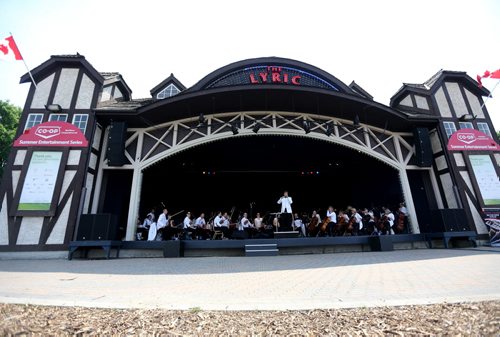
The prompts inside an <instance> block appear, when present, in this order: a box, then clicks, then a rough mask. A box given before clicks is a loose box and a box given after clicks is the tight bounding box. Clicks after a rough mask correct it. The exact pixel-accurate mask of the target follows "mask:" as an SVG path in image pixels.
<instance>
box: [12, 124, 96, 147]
mask: <svg viewBox="0 0 500 337" xmlns="http://www.w3.org/2000/svg"><path fill="white" fill-rule="evenodd" d="M88 144H89V143H88V141H87V139H85V135H84V134H83V133H82V131H80V129H79V128H77V127H76V126H74V125H73V124H70V123H66V122H45V123H42V124H38V125H35V126H34V127H32V128H31V129H28V130H26V131H24V133H23V134H22V135H21V136H19V138H17V139H16V140H15V141H14V146H69V147H87V146H88Z"/></svg>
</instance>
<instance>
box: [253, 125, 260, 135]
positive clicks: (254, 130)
mask: <svg viewBox="0 0 500 337" xmlns="http://www.w3.org/2000/svg"><path fill="white" fill-rule="evenodd" d="M259 130H260V124H259V122H255V125H254V126H253V129H252V131H253V132H254V133H257V132H259Z"/></svg>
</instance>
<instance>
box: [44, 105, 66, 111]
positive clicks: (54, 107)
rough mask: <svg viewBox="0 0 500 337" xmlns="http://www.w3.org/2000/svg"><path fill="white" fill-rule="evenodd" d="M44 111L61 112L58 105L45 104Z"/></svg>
mask: <svg viewBox="0 0 500 337" xmlns="http://www.w3.org/2000/svg"><path fill="white" fill-rule="evenodd" d="M45 110H47V111H50V112H62V108H61V106H60V105H59V104H47V105H46V106H45Z"/></svg>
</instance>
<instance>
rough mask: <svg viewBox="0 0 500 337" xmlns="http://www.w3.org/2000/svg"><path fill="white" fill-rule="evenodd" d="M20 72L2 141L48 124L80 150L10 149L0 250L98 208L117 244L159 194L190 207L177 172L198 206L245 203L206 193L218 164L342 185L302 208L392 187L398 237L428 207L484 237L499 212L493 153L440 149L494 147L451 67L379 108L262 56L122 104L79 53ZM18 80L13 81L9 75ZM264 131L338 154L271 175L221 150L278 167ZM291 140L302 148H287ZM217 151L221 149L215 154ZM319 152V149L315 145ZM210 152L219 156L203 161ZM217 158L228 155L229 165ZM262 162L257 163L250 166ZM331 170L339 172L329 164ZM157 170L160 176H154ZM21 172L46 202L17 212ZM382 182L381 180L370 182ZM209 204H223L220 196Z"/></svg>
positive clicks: (117, 88)
mask: <svg viewBox="0 0 500 337" xmlns="http://www.w3.org/2000/svg"><path fill="white" fill-rule="evenodd" d="M32 74H33V77H34V79H35V81H36V82H37V83H38V85H37V87H35V86H34V85H31V88H30V91H29V94H28V97H27V100H26V104H25V106H24V109H23V113H22V117H21V120H20V125H19V129H18V132H17V135H16V139H19V138H20V137H25V136H26V135H29V137H32V136H33V137H34V136H37V135H38V134H39V132H38V129H36V130H37V131H36V132H33V131H31V132H30V131H29V130H33V129H32V128H36V127H37V126H38V125H40V124H42V123H46V122H53V121H58V122H68V123H72V124H73V125H74V126H76V127H77V128H78V129H79V130H80V131H81V133H82V134H83V135H84V136H85V138H86V139H87V140H88V146H86V147H82V146H77V145H75V144H76V143H75V144H73V143H69V144H68V145H66V146H61V143H59V145H54V146H50V145H48V144H49V143H48V142H45V143H41V142H40V143H38V144H39V145H34V146H27V145H25V146H23V144H20V143H18V144H17V145H15V147H13V149H12V151H11V153H10V156H9V160H8V164H7V167H6V170H5V174H4V177H3V180H2V185H1V188H0V205H1V206H0V207H1V209H0V251H40V250H65V249H67V247H68V243H69V242H70V241H71V240H73V239H74V238H75V237H76V232H77V226H78V221H79V217H80V215H81V214H97V213H112V214H114V215H115V216H116V217H117V218H118V219H119V221H120V225H121V226H122V227H123V228H124V231H123V239H125V240H134V238H135V231H136V224H137V219H138V218H140V217H142V216H143V212H144V211H145V210H146V209H147V208H148V207H151V205H153V204H154V202H156V204H158V203H159V202H161V201H163V200H165V199H164V198H165V196H164V195H165V194H168V193H171V194H173V193H175V195H176V197H175V198H173V197H170V199H169V198H167V199H166V200H167V201H168V202H169V205H170V204H173V205H176V207H177V206H178V209H179V210H180V209H181V207H182V206H181V205H180V203H183V204H184V205H186V204H187V203H190V202H191V203H193V204H192V205H186V206H185V207H188V208H191V209H200V210H201V209H203V207H202V206H201V205H200V203H201V202H200V201H197V200H198V199H196V198H194V197H192V196H193V194H192V193H184V194H183V192H182V190H183V189H186V188H183V184H180V183H179V181H177V179H178V178H179V177H183V179H184V178H186V177H188V178H189V179H191V178H192V179H193V181H196V182H197V184H198V185H197V189H198V190H199V191H201V192H202V193H203V194H205V195H207V196H208V199H214V200H215V201H214V200H210V201H205V202H207V203H208V204H210V202H213V205H217V199H218V196H220V198H221V199H220V200H219V201H218V202H219V203H223V202H234V203H238V202H240V203H247V202H248V201H249V200H248V198H245V196H241V195H240V194H237V195H233V194H232V193H224V196H223V194H222V193H212V192H211V191H212V190H211V189H212V188H213V186H216V185H217V184H220V183H221V181H222V184H224V185H226V184H229V185H230V184H232V180H230V179H231V178H229V177H230V173H231V172H238V173H239V174H246V175H245V176H244V177H243V176H242V177H243V178H242V179H243V180H245V179H249V180H250V181H252V182H255V181H256V180H255V179H256V178H255V175H256V174H257V173H259V174H264V176H263V178H259V179H263V180H262V181H265V182H266V184H267V183H268V182H274V181H276V180H277V179H276V176H277V174H280V175H282V176H283V175H286V177H287V181H286V185H283V186H289V187H288V188H290V189H292V190H293V188H294V187H293V185H294V184H295V182H296V181H298V180H296V179H299V178H297V177H298V176H300V173H301V175H302V176H303V175H304V169H305V170H306V171H308V170H309V167H324V168H323V169H322V171H321V174H320V170H319V169H318V171H316V170H314V171H313V172H311V173H314V172H316V173H317V175H318V178H317V179H320V178H319V176H325V177H326V178H324V179H325V180H315V182H314V183H315V184H316V183H317V182H319V183H320V184H325V185H326V184H328V185H329V186H334V185H330V184H331V181H332V177H335V181H338V183H339V184H344V185H342V188H341V189H342V191H343V193H342V194H341V195H340V196H335V197H333V196H330V195H329V193H323V194H322V193H316V192H315V193H313V195H314V196H313V197H311V198H309V199H310V200H309V201H311V203H312V202H320V201H321V202H322V203H326V204H328V203H329V202H330V201H329V200H332V201H333V202H338V203H342V202H345V204H342V205H347V204H351V203H354V204H355V203H356V202H358V203H361V202H364V204H363V205H359V206H358V207H369V206H370V205H369V204H368V202H367V201H366V200H372V203H376V202H382V201H380V200H386V199H384V197H385V194H391V193H392V194H391V196H390V197H388V199H387V200H386V201H383V202H387V203H389V202H391V203H392V204H396V203H398V202H399V201H405V202H406V205H407V208H408V212H409V219H410V222H409V229H408V231H409V232H410V233H420V232H426V231H435V230H436V224H435V222H436V221H437V220H436V217H435V214H438V215H439V214H441V215H442V216H443V217H445V216H446V214H448V215H450V214H451V216H452V217H454V218H453V219H452V220H450V219H448V220H443V221H444V222H447V221H448V224H447V225H446V226H452V227H453V228H451V227H450V228H449V227H446V226H445V227H444V228H443V230H454V231H461V230H467V231H470V230H472V231H475V232H476V233H477V234H478V236H479V237H480V238H481V237H482V238H486V236H485V235H486V233H487V229H486V227H485V225H484V223H483V220H482V218H481V212H482V211H483V210H484V209H491V210H492V211H493V212H494V211H495V209H496V208H498V207H500V196H499V193H500V190H499V187H498V174H499V173H500V171H499V166H498V163H499V162H500V155H499V153H498V152H496V151H492V150H483V151H453V152H451V151H448V150H447V143H448V139H449V137H450V136H452V135H453V134H454V133H455V132H456V131H457V130H460V129H464V128H467V129H475V130H478V131H481V132H483V133H485V134H487V135H488V136H489V137H491V138H492V139H493V140H494V141H495V142H496V143H498V139H497V137H496V134H495V132H493V130H494V128H493V125H492V123H491V119H490V117H489V115H488V112H487V110H486V107H484V105H483V97H485V96H487V95H489V92H488V91H487V90H486V89H484V88H479V87H478V85H477V83H476V82H475V81H474V80H473V79H471V78H470V77H469V76H468V75H467V74H466V73H464V72H453V71H439V72H438V73H437V74H435V75H434V76H433V77H432V78H431V79H430V80H429V81H427V82H425V83H424V84H404V85H403V87H402V88H401V89H400V90H399V91H398V92H397V93H396V94H395V95H394V96H393V97H392V98H391V102H390V106H386V105H383V104H380V103H377V102H375V101H373V97H372V96H371V95H370V94H369V93H368V92H367V91H365V90H364V89H363V88H362V87H361V86H359V85H358V84H356V83H355V82H352V83H351V84H350V85H349V86H348V85H346V84H344V83H342V82H341V81H339V80H338V79H337V78H335V77H334V76H332V75H331V74H329V73H327V72H325V71H323V70H321V69H319V68H316V67H314V66H312V65H309V64H305V63H303V62H299V61H295V60H290V59H283V58H276V57H268V58H257V59H249V60H244V61H240V62H236V63H233V64H229V65H227V66H225V67H222V68H220V69H218V70H216V71H214V72H212V73H210V74H209V75H207V76H206V77H204V78H203V79H201V80H200V81H199V82H198V83H196V84H195V85H194V86H192V87H190V88H186V87H185V86H184V85H183V84H182V83H181V82H180V81H179V80H178V79H177V78H175V76H174V75H173V74H171V75H170V76H169V77H168V78H166V79H165V80H164V81H162V82H161V83H159V84H158V85H157V86H155V87H154V88H153V89H151V97H150V98H145V99H132V97H131V93H132V91H131V90H130V88H129V87H128V85H127V83H126V82H125V81H124V79H123V78H122V77H121V75H120V74H119V73H102V72H98V71H96V70H95V69H94V67H93V66H92V65H91V64H89V63H88V62H87V61H86V59H85V58H84V57H83V56H81V55H64V56H52V57H51V58H50V59H49V60H48V61H46V62H45V63H43V64H41V65H40V66H38V67H37V68H35V69H34V70H33V72H32ZM26 82H29V76H28V75H24V76H23V77H22V78H21V83H26ZM47 125H49V126H50V124H47ZM45 131H47V132H52V131H51V130H49V129H46V130H45ZM53 132H59V131H53ZM278 139H280V141H279V142H281V143H280V144H285V145H286V144H290V146H292V147H294V151H297V153H300V154H301V155H302V156H308V155H311V157H313V158H324V157H327V158H329V159H330V158H334V159H335V158H338V157H340V158H341V159H342V160H339V161H333V160H323V159H321V160H319V159H318V160H311V161H310V163H309V166H307V167H306V166H304V165H302V164H300V161H297V162H294V161H293V160H290V164H287V165H289V166H290V167H291V170H287V171H284V170H283V168H282V167H281V166H280V167H279V168H276V167H275V166H276V165H275V161H274V160H272V159H269V160H267V159H266V161H263V162H264V164H261V166H259V167H254V170H253V171H252V172H254V173H252V172H250V173H249V171H248V170H242V169H241V168H240V167H239V166H238V165H237V164H234V162H235V161H238V160H240V157H238V156H239V155H236V154H233V152H234V149H233V147H234V146H236V145H235V144H237V146H239V147H240V148H244V149H245V150H244V151H249V149H251V147H246V146H247V145H248V144H253V145H254V146H260V147H259V148H258V150H259V151H260V152H259V153H263V154H265V155H268V156H269V158H273V156H275V155H276V156H278V157H277V161H278V162H287V163H288V157H279V153H273V152H272V151H273V150H272V148H273V147H274V146H277V145H276V144H278V143H279V142H278V141H277V140H278ZM257 140H259V141H257ZM275 141H276V142H275ZM427 143H428V144H427ZM25 144H26V143H25ZM52 144H57V142H56V141H54V142H53V143H52ZM71 144H73V145H71ZM216 145H217V146H218V147H217V150H216V148H215V147H214V146H216ZM305 146H306V147H307V149H305V150H301V148H302V147H305ZM199 148H201V149H202V150H197V149H199ZM221 148H222V149H224V148H227V149H228V152H230V151H233V152H231V154H227V153H224V152H225V151H224V150H221ZM319 149H321V151H322V152H321V153H316V152H315V150H319ZM195 151H197V152H195ZM214 151H216V153H217V154H218V153H221V152H222V154H221V155H220V156H219V157H220V158H219V159H217V160H215V159H214V158H215V157H217V156H218V155H215V154H214V153H212V152H214ZM280 151H281V150H280ZM300 151H303V152H300ZM236 152H238V151H236ZM285 152H286V151H285V150H283V153H285ZM287 153H288V152H287ZM191 154H192V156H194V157H203V162H204V164H203V165H205V164H206V165H205V166H202V165H201V164H200V163H189V162H187V164H186V163H185V162H183V163H182V165H185V164H186V165H187V166H183V167H182V168H176V167H177V165H179V161H180V158H182V159H183V160H184V159H185V158H189V157H190V155H191ZM44 156H45V157H44ZM181 156H184V157H181ZM224 156H231V158H230V159H231V160H225V159H224V158H223V157H224ZM40 158H42V159H43V160H41V159H40ZM176 158H177V159H179V160H177V159H176ZM301 161H302V162H303V160H301ZM40 162H41V164H40ZM218 162H220V163H224V165H226V167H225V169H224V170H221V172H225V173H226V174H227V175H226V176H224V174H222V175H220V174H219V175H218V177H220V178H218V179H222V180H219V181H218V182H216V183H214V182H210V181H208V180H206V179H205V178H203V179H205V180H203V179H201V178H199V177H198V176H197V175H196V174H197V173H196V174H195V173H192V172H191V171H189V170H190V169H189V165H193V167H195V168H196V169H192V171H193V172H194V171H196V170H199V171H200V172H201V168H202V167H207V168H208V169H205V168H204V169H203V172H202V173H200V172H198V173H200V174H203V175H205V173H206V171H207V172H208V173H211V171H210V167H216V166H217V163H218ZM266 162H267V163H268V166H269V169H265V170H263V168H265V165H267V164H266ZM292 163H293V164H292ZM354 163H355V164H354ZM359 163H362V164H359ZM365 163H366V166H365ZM477 163H479V164H477ZM233 164H234V166H231V165H233ZM37 165H38V166H37ZM44 165H45V166H44ZM220 165H222V164H220ZM262 165H264V166H262ZM478 165H479V166H478ZM292 166H293V167H292ZM342 166H345V167H346V168H345V169H344V170H341V171H338V170H340V169H341V167H342ZM379 166H381V168H378V167H379ZM30 167H31V170H30ZM335 167H337V169H338V170H337V171H334V168H335ZM35 168H36V169H41V170H43V169H45V172H48V171H50V170H51V172H54V173H51V174H48V173H47V174H48V176H47V178H46V179H45V182H43V181H42V180H43V178H42V177H41V175H40V174H38V176H37V175H36V173H34V172H35V171H36V170H35ZM158 168H160V170H159V169H158ZM370 168H373V169H374V170H379V171H376V172H381V175H380V176H379V177H378V179H380V180H382V181H381V182H379V184H377V182H373V180H377V179H367V178H366V177H363V176H369V175H370V172H371V171H370ZM49 169H50V170H49ZM219 169H220V167H219ZM155 170H156V171H155ZM37 172H38V171H37ZM150 172H156V173H150ZM158 172H163V173H162V176H161V178H160V177H159V176H158ZM190 172H191V173H190ZM255 172H257V173H255ZM263 172H264V173H263ZM265 172H267V173H265ZM297 172H298V175H295V174H296V173H297ZM339 172H340V173H341V175H342V176H341V177H339V176H338V174H339ZM374 172H375V171H374ZM485 172H487V173H486V174H490V175H491V173H492V172H494V174H496V177H494V178H496V184H495V183H493V184H490V186H488V188H489V189H488V190H487V191H486V190H485V188H486V187H485V186H487V184H485V182H484V181H483V180H484V179H485V176H484V175H485ZM488 172H489V173H488ZM213 173H214V175H215V171H214V172H213ZM307 173H308V172H306V175H307ZM266 174H267V175H266ZM27 177H28V178H27ZM224 177H228V178H224ZM259 177H260V176H259ZM344 178H345V179H344ZM375 178H377V177H375ZM486 178H488V177H486ZM29 179H32V180H33V181H35V182H37V181H36V179H40V184H39V185H36V186H38V188H39V189H42V190H44V191H42V192H44V193H45V197H46V198H49V199H50V200H49V201H47V205H46V208H44V207H45V206H39V205H35V203H33V204H32V205H31V206H30V207H32V208H29V207H28V208H27V209H23V207H21V206H20V205H22V204H23V202H22V201H23V200H24V199H25V198H26V195H24V196H23V190H25V191H27V190H28V189H32V188H35V187H36V186H35V185H34V184H31V183H30V182H29V181H28V180H29ZM224 179H226V180H224ZM358 179H365V180H363V183H362V184H363V186H365V187H366V189H365V190H363V193H360V192H359V191H358V190H356V191H354V192H353V191H348V189H349V186H353V185H349V184H345V183H343V182H342V180H351V181H356V180H358ZM385 179H386V180H387V184H390V185H391V186H390V187H387V186H386V185H387V184H385V185H384V180H385ZM162 180H169V181H170V182H169V185H168V188H164V189H163V190H162V191H161V193H160V192H158V191H157V187H158V186H163V185H162V182H161V181H162ZM493 180H495V179H493ZM47 181H49V182H47ZM259 181H260V180H259ZM50 182H51V183H50ZM380 183H381V184H380ZM30 184H31V185H30ZM205 184H206V185H205ZM214 184H215V185H214ZM299 185H300V184H299V183H297V186H299ZM33 186H35V187H33ZM300 186H307V184H303V185H300ZM380 186H383V189H382V190H381V189H380ZM49 187H50V188H49ZM230 187H231V188H236V187H235V186H230ZM262 188H263V189H264V190H263V192H261V193H259V194H255V196H254V195H252V198H254V197H256V198H259V197H261V198H267V199H274V198H275V195H268V194H269V193H275V191H274V190H272V189H270V188H268V189H265V188H266V186H264V187H262ZM307 188H308V187H296V192H297V193H300V192H301V191H306V190H307V191H309V190H308V189H307ZM356 188H357V187H356ZM250 189H252V186H250V187H248V188H247V190H249V192H248V193H249V194H251V193H252V192H251V191H250ZM332 189H333V188H332ZM394 190H396V192H394ZM47 191H49V193H47ZM26 193H28V192H26ZM30 193H31V192H30ZM33 193H39V194H40V193H41V192H40V191H38V192H37V191H35V192H33ZM308 193H309V192H308ZM485 193H487V194H488V196H487V197H485V195H484V194H485ZM226 194H231V196H230V197H226V196H225V195H226ZM361 194H363V195H362V196H361ZM47 195H48V196H47ZM262 195H265V196H264V197H262ZM492 195H493V197H492ZM23 198H24V199H23ZM148 198H149V199H148ZM224 198H226V199H228V200H231V201H228V200H226V199H224ZM238 198H240V199H238ZM150 199H156V201H151V200H150ZM304 199H305V198H304ZM176 202H177V203H178V204H176ZM262 202H263V201H262ZM196 203H198V204H196ZM306 204H307V200H303V205H306ZM210 205H211V204H210ZM339 206H340V205H339ZM36 207H39V209H37V208H36ZM213 207H225V208H228V207H230V204H227V203H226V204H224V205H222V206H213ZM315 207H316V206H315ZM212 210H215V209H212ZM440 210H441V213H439V212H440ZM443 210H458V212H452V213H446V212H445V211H443ZM436 212H437V213H436ZM458 217H460V218H458Z"/></svg>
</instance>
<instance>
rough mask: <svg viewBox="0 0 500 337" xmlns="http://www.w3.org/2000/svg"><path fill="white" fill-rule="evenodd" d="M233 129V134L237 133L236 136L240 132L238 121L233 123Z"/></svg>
mask: <svg viewBox="0 0 500 337" xmlns="http://www.w3.org/2000/svg"><path fill="white" fill-rule="evenodd" d="M231 131H233V135H235V136H236V135H237V134H238V133H239V132H240V131H239V130H238V124H237V123H233V124H231Z"/></svg>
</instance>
